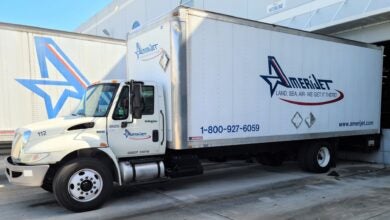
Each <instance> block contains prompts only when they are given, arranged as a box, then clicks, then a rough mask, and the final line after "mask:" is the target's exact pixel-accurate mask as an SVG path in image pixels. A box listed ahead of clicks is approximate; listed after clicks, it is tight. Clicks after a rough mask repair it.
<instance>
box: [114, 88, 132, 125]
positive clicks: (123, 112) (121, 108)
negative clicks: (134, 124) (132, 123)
mask: <svg viewBox="0 0 390 220" xmlns="http://www.w3.org/2000/svg"><path fill="white" fill-rule="evenodd" d="M129 102H130V95H129V87H128V86H124V87H123V88H122V91H121V94H120V95H119V98H118V102H117V103H116V106H115V110H114V114H113V116H112V118H113V119H114V120H125V119H127V118H128V117H129Z"/></svg>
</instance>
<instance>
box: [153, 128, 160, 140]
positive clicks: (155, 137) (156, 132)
mask: <svg viewBox="0 0 390 220" xmlns="http://www.w3.org/2000/svg"><path fill="white" fill-rule="evenodd" d="M158 139H159V138H158V130H153V132H152V140H153V142H157V141H158Z"/></svg>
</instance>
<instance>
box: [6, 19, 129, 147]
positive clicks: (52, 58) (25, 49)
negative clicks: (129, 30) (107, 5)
mask: <svg viewBox="0 0 390 220" xmlns="http://www.w3.org/2000/svg"><path fill="white" fill-rule="evenodd" d="M125 56H126V43H125V42H124V41H119V40H112V39H105V38H101V37H93V36H88V35H81V34H75V33H70V32H63V31H56V30H47V29H41V28H35V27H27V26H20V25H13V24H5V23H0V60H1V61H0V92H1V94H2V96H1V97H0V103H1V104H0V105H1V108H0V142H10V141H12V138H13V136H14V131H15V129H16V128H18V127H20V126H22V125H24V124H29V123H33V122H37V121H42V120H46V119H49V118H55V117H57V116H64V115H68V114H70V112H71V111H72V110H73V109H74V108H75V106H76V105H77V104H78V102H79V100H80V99H81V96H82V95H83V93H84V90H85V88H86V87H87V86H88V85H90V84H91V83H93V82H96V81H98V80H102V79H107V78H109V79H115V78H119V79H124V78H125V77H126V74H125V69H126V65H125V62H126V61H125Z"/></svg>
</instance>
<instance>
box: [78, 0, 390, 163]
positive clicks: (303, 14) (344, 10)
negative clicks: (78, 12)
mask: <svg viewBox="0 0 390 220" xmlns="http://www.w3.org/2000/svg"><path fill="white" fill-rule="evenodd" d="M181 4H182V5H186V6H189V7H193V8H198V9H202V10H207V11H213V12H218V13H223V14H228V15H232V16H236V17H242V18H246V19H251V20H256V21H261V22H267V23H272V24H277V25H282V26H288V27H291V28H296V29H301V30H306V31H310V32H317V33H321V34H329V35H334V36H337V37H342V38H347V39H352V40H357V41H363V42H366V43H375V44H377V45H381V46H384V47H385V51H384V54H385V55H384V73H383V98H382V106H383V107H382V127H383V128H387V129H384V130H383V131H384V132H383V133H384V135H383V144H382V148H381V150H380V151H379V152H378V153H373V154H369V155H368V156H367V154H363V155H359V154H356V155H353V157H354V158H355V159H364V160H368V161H375V162H385V163H387V164H390V129H389V128H390V101H389V100H390V99H389V98H390V86H389V78H388V76H389V75H390V74H389V73H390V62H389V55H390V49H389V48H390V0H113V2H112V3H111V4H110V5H109V6H108V7H106V8H105V9H103V10H102V11H100V12H99V13H97V14H96V15H95V16H94V17H92V18H91V19H89V20H88V21H86V22H85V23H84V24H82V25H81V26H80V27H79V28H77V30H76V32H80V33H86V34H92V35H99V36H105V37H112V38H119V39H126V38H127V35H128V33H129V32H131V31H132V30H134V29H138V28H142V26H145V25H147V24H148V23H151V22H153V21H155V20H157V19H158V18H159V17H161V16H164V15H166V14H167V13H169V12H170V11H172V10H173V9H174V8H176V7H177V6H179V5H181ZM386 55H388V56H386ZM348 155H351V154H348Z"/></svg>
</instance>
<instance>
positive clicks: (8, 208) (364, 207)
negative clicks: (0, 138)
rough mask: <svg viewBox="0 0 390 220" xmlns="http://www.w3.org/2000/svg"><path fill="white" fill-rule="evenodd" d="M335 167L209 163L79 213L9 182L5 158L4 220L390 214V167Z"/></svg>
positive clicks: (0, 193)
mask: <svg viewBox="0 0 390 220" xmlns="http://www.w3.org/2000/svg"><path fill="white" fill-rule="evenodd" d="M3 158H4V156H0V160H1V161H2V160H3ZM334 171H336V172H337V173H338V174H339V175H340V176H339V177H334V176H328V175H327V174H310V173H306V172H303V171H301V170H300V169H299V167H298V165H297V164H296V163H286V164H285V165H283V166H281V167H277V168H275V167H274V168H270V167H264V166H261V165H258V164H256V163H247V162H245V161H232V162H227V163H220V164H219V163H207V164H206V165H205V174H204V175H202V176H195V177H189V178H183V179H176V180H172V181H168V182H164V183H158V184H150V185H147V186H133V187H130V186H129V187H116V189H115V192H114V194H113V195H112V197H111V199H110V200H109V201H107V203H106V204H105V205H104V206H103V207H102V208H101V209H99V210H95V211H90V212H85V213H72V212H70V211H67V210H65V209H64V208H62V207H60V206H59V205H58V204H57V203H56V201H55V199H54V196H53V195H52V194H50V193H47V192H45V191H43V190H41V189H40V188H29V187H21V186H14V185H10V184H9V183H8V181H7V180H6V177H5V175H4V174H3V173H4V164H3V162H0V219H56V220H59V219H72V220H76V219H159V220H160V219H187V220H195V219H202V220H204V219H215V220H217V219H218V220H219V219H221V220H222V219H230V220H232V219H240V220H241V219H390V168H384V167H383V166H380V165H373V164H364V163H352V162H341V163H340V164H339V165H338V167H337V168H335V169H334Z"/></svg>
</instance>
